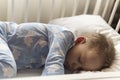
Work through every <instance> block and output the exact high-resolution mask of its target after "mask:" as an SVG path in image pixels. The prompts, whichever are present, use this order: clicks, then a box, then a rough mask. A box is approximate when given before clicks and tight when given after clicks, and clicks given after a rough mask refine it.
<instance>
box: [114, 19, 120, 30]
mask: <svg viewBox="0 0 120 80" xmlns="http://www.w3.org/2000/svg"><path fill="white" fill-rule="evenodd" d="M119 29H120V18H119V21H118V23H117V26H116V28H115V30H116V31H117V32H118V31H119Z"/></svg>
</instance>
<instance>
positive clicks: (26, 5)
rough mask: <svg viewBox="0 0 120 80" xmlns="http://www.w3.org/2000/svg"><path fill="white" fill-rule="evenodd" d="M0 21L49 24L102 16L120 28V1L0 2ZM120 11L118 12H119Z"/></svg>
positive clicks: (39, 0) (2, 0)
mask: <svg viewBox="0 0 120 80" xmlns="http://www.w3.org/2000/svg"><path fill="white" fill-rule="evenodd" d="M0 6H1V7H0V20H2V21H15V22H17V23H22V22H42V23H47V22H49V21H50V20H52V19H55V18H61V17H69V16H75V15H80V14H93V15H100V16H102V17H103V18H104V19H105V20H106V21H107V22H108V24H109V25H112V24H113V20H114V19H116V24H115V28H116V30H117V31H118V30H119V26H120V19H119V18H120V12H119V10H120V0H0ZM117 11H118V12H117Z"/></svg>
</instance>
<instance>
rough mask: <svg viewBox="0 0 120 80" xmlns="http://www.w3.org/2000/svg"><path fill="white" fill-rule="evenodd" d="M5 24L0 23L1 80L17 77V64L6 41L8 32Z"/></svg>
mask: <svg viewBox="0 0 120 80" xmlns="http://www.w3.org/2000/svg"><path fill="white" fill-rule="evenodd" d="M4 28H5V27H4V25H3V23H0V78H10V77H15V76H16V71H17V70H16V63H15V60H14V58H13V55H12V53H11V51H10V49H9V47H8V44H7V41H6V40H5V37H6V32H5V29H4Z"/></svg>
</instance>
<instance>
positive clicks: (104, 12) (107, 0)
mask: <svg viewBox="0 0 120 80" xmlns="http://www.w3.org/2000/svg"><path fill="white" fill-rule="evenodd" d="M109 2H110V0H106V4H105V7H104V10H103V13H102V17H103V18H104V17H105V14H106V12H107V9H108V5H109Z"/></svg>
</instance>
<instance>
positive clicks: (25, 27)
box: [0, 22, 115, 78]
mask: <svg viewBox="0 0 120 80" xmlns="http://www.w3.org/2000/svg"><path fill="white" fill-rule="evenodd" d="M114 56H115V49H114V45H113V43H112V41H111V40H110V39H109V38H107V37H105V36H104V35H102V34H99V33H85V34H82V35H81V36H80V37H78V38H77V39H76V40H75V39H74V35H73V33H72V32H71V31H69V30H68V29H66V28H64V27H62V26H58V25H50V24H42V23H22V24H19V25H17V24H16V23H14V22H0V78H9V77H15V76H16V74H17V71H18V70H24V69H28V68H29V69H38V68H41V67H42V66H44V69H43V72H42V76H45V75H60V74H64V72H65V71H64V69H68V70H69V71H71V72H79V71H81V70H85V71H86V70H87V71H97V70H101V69H102V68H105V67H109V66H110V65H111V64H112V62H113V60H114Z"/></svg>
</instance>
